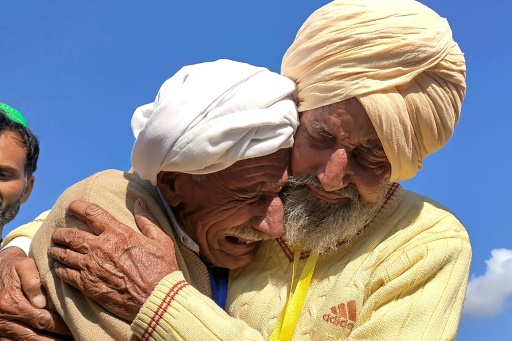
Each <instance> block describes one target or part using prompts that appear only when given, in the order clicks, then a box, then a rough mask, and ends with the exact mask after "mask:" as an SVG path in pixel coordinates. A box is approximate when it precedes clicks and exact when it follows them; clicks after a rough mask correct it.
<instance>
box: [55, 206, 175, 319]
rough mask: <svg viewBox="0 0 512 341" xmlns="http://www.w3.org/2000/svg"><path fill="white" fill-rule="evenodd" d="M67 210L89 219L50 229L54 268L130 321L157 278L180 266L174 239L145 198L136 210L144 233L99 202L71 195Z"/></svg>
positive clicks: (80, 217) (66, 280)
mask: <svg viewBox="0 0 512 341" xmlns="http://www.w3.org/2000/svg"><path fill="white" fill-rule="evenodd" d="M67 213H68V214H70V215H72V216H74V217H76V218H78V219H80V220H83V221H84V222H86V223H87V225H88V226H89V228H90V229H91V230H92V231H93V232H94V234H92V233H89V232H87V231H83V230H80V229H77V228H58V229H56V230H55V231H54V232H53V235H52V242H53V246H52V247H51V248H50V250H49V254H50V256H51V257H53V258H54V259H55V260H56V261H57V262H56V263H55V273H56V274H57V275H58V276H59V277H60V278H61V279H62V280H63V281H64V282H66V283H68V284H70V285H72V286H74V287H75V288H77V289H78V290H80V291H82V292H83V293H84V294H85V295H87V296H89V297H91V298H92V299H93V300H95V301H96V302H97V303H99V304H100V305H101V306H103V307H104V308H105V309H107V310H108V311H110V312H111V313H113V314H114V315H116V316H118V317H120V318H123V319H125V320H127V321H129V322H132V321H133V320H134V319H135V317H136V315H137V313H138V312H139V310H140V308H141V307H142V305H143V304H144V302H145V301H146V299H147V298H148V297H149V295H150V294H151V292H152V291H153V289H154V288H155V287H156V285H157V284H158V282H160V280H161V279H162V278H164V277H165V276H166V275H168V274H169V273H171V272H173V271H176V270H177V269H178V267H177V262H176V258H175V253H174V243H173V242H172V239H171V238H170V237H169V236H167V235H166V234H165V232H163V231H162V230H161V229H160V227H159V226H158V225H157V224H158V222H157V221H156V219H155V218H154V217H153V216H152V215H151V213H149V211H148V210H147V207H146V205H145V203H143V202H142V201H141V200H137V201H136V202H135V205H134V213H135V214H134V215H135V220H136V222H137V225H138V226H139V228H140V230H141V231H142V233H143V234H140V233H137V232H136V231H134V230H132V229H131V228H130V227H128V226H126V225H124V224H122V223H120V222H119V221H118V220H116V219H115V218H114V217H112V216H111V215H110V214H109V213H108V212H107V211H105V210H103V209H102V208H101V207H99V206H97V205H95V204H91V203H88V202H85V201H74V202H72V203H71V204H70V205H69V207H68V211H67Z"/></svg>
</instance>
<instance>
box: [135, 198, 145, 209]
mask: <svg viewBox="0 0 512 341" xmlns="http://www.w3.org/2000/svg"><path fill="white" fill-rule="evenodd" d="M137 200H139V205H140V208H143V209H146V208H147V207H146V203H145V202H144V200H141V199H137Z"/></svg>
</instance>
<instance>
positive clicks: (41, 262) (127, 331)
mask: <svg viewBox="0 0 512 341" xmlns="http://www.w3.org/2000/svg"><path fill="white" fill-rule="evenodd" d="M139 198H140V199H142V200H144V201H145V202H146V204H147V206H148V208H149V210H150V211H151V212H152V213H153V215H154V216H155V217H156V219H157V220H158V222H159V224H160V226H161V227H162V229H163V230H164V231H165V232H166V233H167V234H168V235H169V236H171V238H172V239H173V240H174V245H175V250H176V259H177V262H178V267H179V268H180V270H181V272H179V273H180V274H181V276H182V279H184V280H186V281H187V282H188V283H190V284H191V285H194V286H195V287H196V288H197V289H198V290H199V291H198V293H199V292H200V293H202V294H205V295H206V296H208V297H211V289H210V279H209V277H208V272H207V270H206V267H205V266H204V264H203V263H202V261H201V260H200V259H199V257H198V256H197V255H196V254H195V253H194V252H192V251H190V250H189V249H187V248H186V247H184V246H183V245H182V244H181V243H180V242H176V240H177V239H176V237H175V236H174V230H173V229H172V227H171V225H170V221H169V220H168V217H167V214H166V212H165V210H164V209H163V206H162V204H161V201H160V198H159V196H158V192H157V191H156V189H155V188H154V187H153V186H151V184H150V183H149V182H146V181H142V180H140V178H139V177H138V176H137V175H136V174H129V173H123V172H120V171H115V170H109V171H103V172H100V173H97V174H95V175H93V176H91V177H89V178H87V179H85V180H83V181H81V182H79V183H77V184H75V185H73V186H71V187H70V188H68V189H67V190H66V191H65V192H64V193H63V194H62V195H61V197H60V198H59V199H58V201H57V202H56V203H55V205H54V207H53V208H52V210H51V212H50V214H49V215H48V217H47V218H46V220H45V221H44V223H43V225H42V226H41V228H40V229H39V231H38V232H37V233H36V235H35V236H34V239H33V241H32V246H31V253H32V255H33V256H34V258H35V260H36V264H37V266H38V268H39V271H40V273H41V280H42V282H43V285H44V286H45V287H46V290H47V293H48V298H49V301H50V304H51V307H50V309H51V310H53V311H56V312H58V313H59V315H61V316H62V317H63V318H64V321H65V322H66V324H67V325H68V327H69V328H70V330H71V332H72V333H73V336H74V337H75V339H76V340H102V341H103V340H130V339H131V338H133V339H135V337H134V336H133V334H132V331H131V328H130V323H128V322H126V321H124V320H121V319H119V318H116V317H114V316H113V315H111V314H110V313H109V312H108V311H106V310H105V309H103V308H102V307H101V306H100V305H98V304H97V303H96V302H94V301H93V300H92V299H89V298H87V297H85V296H84V295H83V294H82V293H81V292H79V291H78V290H76V289H74V288H73V287H71V286H70V285H67V284H65V283H63V282H62V281H61V280H60V279H59V278H58V277H57V276H56V275H55V272H54V271H53V263H54V261H53V259H51V258H49V257H48V254H47V252H48V248H49V246H50V240H51V234H52V232H53V230H54V229H55V228H56V227H64V226H67V227H79V228H81V229H87V227H86V225H85V224H84V223H83V222H81V221H79V220H77V219H76V218H73V217H70V216H66V214H65V212H66V209H67V207H68V205H69V204H70V203H71V202H72V201H73V200H76V199H81V200H86V201H90V202H93V203H96V204H98V205H99V206H101V207H103V208H104V209H105V210H107V211H108V212H110V213H111V214H112V215H113V216H114V217H116V218H117V219H118V220H119V221H120V222H122V223H123V224H126V225H127V226H130V227H131V228H133V229H134V230H137V231H138V228H137V226H136V223H135V219H134V217H133V213H132V212H133V203H134V202H135V200H137V199H139Z"/></svg>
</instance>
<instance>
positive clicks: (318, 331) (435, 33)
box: [133, 0, 471, 340]
mask: <svg viewBox="0 0 512 341" xmlns="http://www.w3.org/2000/svg"><path fill="white" fill-rule="evenodd" d="M282 74H283V75H285V76H287V77H289V78H291V79H292V80H294V81H295V82H296V84H297V88H298V108H299V111H300V112H301V117H300V123H301V125H300V126H299V128H298V130H297V133H296V134H295V145H294V147H293V155H292V173H293V177H292V178H291V179H290V181H289V186H288V189H287V191H286V193H285V227H286V230H285V235H284V236H283V238H279V239H275V240H268V241H265V242H263V243H262V245H261V246H260V248H259V249H258V252H257V254H256V257H255V259H254V261H252V262H251V263H250V264H249V265H248V266H246V267H243V268H240V269H237V270H234V271H232V272H231V274H230V281H229V283H230V285H229V290H228V297H227V305H226V312H227V313H226V312H225V311H224V310H222V309H221V308H220V307H218V306H216V305H214V304H211V300H210V299H208V298H207V297H205V296H203V295H201V294H200V293H199V292H198V291H197V290H196V291H194V290H192V289H191V290H190V291H188V292H187V293H184V292H179V293H177V292H175V291H172V290H167V287H157V290H155V292H154V293H153V294H152V297H151V298H150V299H149V300H148V302H149V303H146V304H144V306H143V308H142V310H141V312H140V313H139V314H138V316H137V318H136V319H135V321H134V322H133V328H134V330H135V331H136V334H137V335H138V336H140V337H142V339H145V340H146V339H155V340H164V339H179V340H182V339H187V340H188V339H190V340H191V339H194V340H214V339H219V340H242V339H250V340H254V339H257V340H266V339H270V340H290V339H293V340H339V339H351V340H448V339H454V338H455V335H456V332H457V328H458V324H459V319H460V315H461V310H462V304H463V300H464V295H465V289H466V283H467V279H468V273H469V264H470V259H471V246H470V243H469V238H468V235H467V232H466V231H465V229H464V227H463V226H462V224H461V223H460V221H459V220H458V219H457V218H456V217H455V216H454V215H453V214H452V213H450V211H449V210H448V209H446V208H444V207H443V206H441V205H440V204H438V203H436V202H435V201H433V200H431V199H429V198H426V197H424V196H421V195H419V194H416V193H413V192H410V191H407V190H405V189H403V188H402V187H401V186H400V185H399V184H398V183H397V182H398V181H401V180H405V179H410V178H412V177H414V176H415V174H416V172H417V171H418V170H419V169H420V168H421V166H422V161H423V159H424V158H425V157H426V156H427V155H429V154H430V153H432V152H434V151H436V150H438V149H440V148H441V147H442V146H443V145H444V144H445V143H446V142H447V141H448V139H449V138H450V137H451V136H452V133H453V130H454V127H455V125H456V124H457V122H458V120H459V116H460V110H461V104H462V101H463V98H464V95H465V61H464V57H463V53H462V52H461V50H460V49H459V47H458V45H457V44H456V43H455V42H454V41H453V38H452V33H451V30H450V27H449V25H448V23H447V21H446V19H444V18H441V17H440V16H439V15H437V14H436V13H435V12H434V11H432V10H431V9H429V8H428V7H426V6H424V5H422V4H420V3H418V2H416V1H412V0H389V1H383V0H339V1H333V2H331V3H329V4H327V5H325V6H324V7H322V8H320V9H319V10H317V11H315V12H314V13H313V14H312V15H311V16H310V17H309V18H308V19H307V20H306V22H305V23H304V25H303V26H302V27H301V29H300V30H299V32H298V34H297V36H296V38H295V41H294V42H293V44H292V45H291V46H290V48H289V49H288V51H287V52H286V54H285V56H284V58H283V63H282ZM172 284H173V285H178V284H179V282H172ZM166 285H169V283H167V284H166ZM169 296H172V297H173V298H172V301H171V302H168V303H167V301H166V297H169ZM156 302H159V303H158V304H156ZM228 314H229V315H228Z"/></svg>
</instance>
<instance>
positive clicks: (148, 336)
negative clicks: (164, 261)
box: [131, 271, 190, 340]
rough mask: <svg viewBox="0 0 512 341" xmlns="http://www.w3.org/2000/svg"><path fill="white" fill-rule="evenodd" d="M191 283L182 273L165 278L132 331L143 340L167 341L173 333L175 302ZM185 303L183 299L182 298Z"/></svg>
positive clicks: (153, 293)
mask: <svg viewBox="0 0 512 341" xmlns="http://www.w3.org/2000/svg"><path fill="white" fill-rule="evenodd" d="M189 286H190V283H188V282H187V281H186V280H185V277H184V276H183V273H182V272H181V271H175V272H172V273H170V274H169V275H167V276H165V277H164V278H163V279H162V280H161V281H160V283H158V285H157V286H156V287H155V289H154V290H153V292H152V293H151V295H150V296H149V297H148V299H147V300H146V302H145V303H144V305H143V306H142V308H141V309H140V311H139V313H138V314H137V316H136V317H135V320H133V323H132V326H131V328H132V331H133V333H134V334H135V335H137V336H138V337H139V338H140V339H141V340H166V339H167V337H166V335H169V334H170V333H171V329H172V326H171V325H170V323H168V322H170V318H171V319H172V311H171V310H170V306H171V304H172V303H173V301H175V300H178V299H180V295H182V291H183V289H184V288H186V287H189ZM181 300H182V301H183V298H181Z"/></svg>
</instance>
